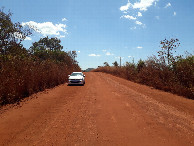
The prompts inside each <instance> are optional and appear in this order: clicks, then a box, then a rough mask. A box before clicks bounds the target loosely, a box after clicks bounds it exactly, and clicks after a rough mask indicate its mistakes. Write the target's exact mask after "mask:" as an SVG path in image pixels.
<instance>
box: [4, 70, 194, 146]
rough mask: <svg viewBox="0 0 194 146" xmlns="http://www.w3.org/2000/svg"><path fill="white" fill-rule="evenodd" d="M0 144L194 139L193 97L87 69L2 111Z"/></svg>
mask: <svg viewBox="0 0 194 146" xmlns="http://www.w3.org/2000/svg"><path fill="white" fill-rule="evenodd" d="M0 145H194V101H193V100H189V99H185V98H183V97H180V96H176V95H173V94H170V93H166V92H162V91H159V90H155V89H152V88H150V87H147V86H144V85H139V84H136V83H133V82H130V81H127V80H124V79H121V78H118V77H114V76H111V75H108V74H104V73H93V72H92V73H86V84H85V86H67V85H66V84H64V85H61V86H58V87H56V88H54V89H51V90H48V91H46V92H42V93H38V94H37V95H36V98H32V99H29V100H27V101H25V102H23V103H21V105H20V106H15V107H12V108H8V109H7V110H6V111H4V112H3V113H1V114H0Z"/></svg>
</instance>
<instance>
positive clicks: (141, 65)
mask: <svg viewBox="0 0 194 146" xmlns="http://www.w3.org/2000/svg"><path fill="white" fill-rule="evenodd" d="M143 67H145V62H144V61H143V60H141V59H140V60H139V61H138V63H137V71H138V73H139V72H140V71H141V70H142V68H143Z"/></svg>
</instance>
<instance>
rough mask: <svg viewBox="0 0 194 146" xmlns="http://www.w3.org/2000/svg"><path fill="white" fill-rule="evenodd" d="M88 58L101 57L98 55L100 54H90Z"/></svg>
mask: <svg viewBox="0 0 194 146" xmlns="http://www.w3.org/2000/svg"><path fill="white" fill-rule="evenodd" d="M88 56H91V57H100V55H98V54H89V55H88Z"/></svg>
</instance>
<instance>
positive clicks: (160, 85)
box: [93, 55, 194, 99]
mask: <svg viewBox="0 0 194 146" xmlns="http://www.w3.org/2000/svg"><path fill="white" fill-rule="evenodd" d="M193 65H194V56H192V55H191V56H188V57H186V58H179V59H178V60H177V61H175V62H174V65H173V66H172V67H171V66H168V65H166V63H165V61H164V59H163V58H160V59H157V58H156V57H155V56H153V57H150V58H149V59H148V60H146V61H145V62H142V61H139V62H138V64H137V65H135V64H132V63H126V66H123V67H121V68H120V67H101V68H97V69H95V70H93V71H95V72H96V71H98V72H105V73H110V74H112V75H115V76H119V77H122V78H125V79H128V80H130V81H134V82H137V83H141V84H145V85H148V86H152V87H154V88H156V89H161V90H164V91H168V92H172V93H175V94H178V95H181V96H185V97H187V98H189V99H194V87H193V84H194V67H193Z"/></svg>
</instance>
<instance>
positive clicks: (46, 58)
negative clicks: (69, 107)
mask: <svg viewBox="0 0 194 146" xmlns="http://www.w3.org/2000/svg"><path fill="white" fill-rule="evenodd" d="M11 16H12V13H10V12H8V13H5V12H4V11H3V9H0V105H4V104H8V103H14V102H17V101H20V100H21V99H23V98H24V97H27V96H29V95H31V94H33V93H36V92H38V91H43V90H44V89H46V88H51V87H54V86H57V85H59V84H62V83H64V82H65V81H67V77H68V74H70V73H71V72H73V71H81V69H80V67H79V65H78V62H77V61H76V57H77V54H76V51H69V52H65V51H63V46H62V45H61V44H60V43H61V40H60V39H58V38H49V37H44V38H41V39H40V40H39V41H37V42H34V43H33V44H32V46H31V47H30V48H28V49H27V48H25V47H24V46H23V45H22V42H23V41H24V40H25V38H26V37H29V36H31V35H32V32H33V30H32V29H30V28H29V27H27V26H22V25H21V24H20V23H13V22H12V20H11Z"/></svg>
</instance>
